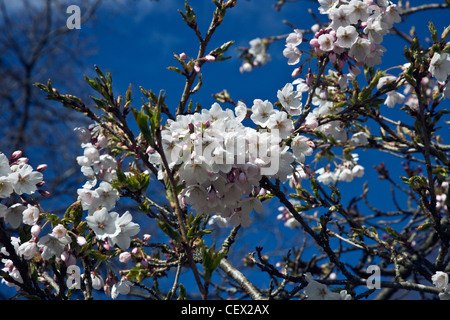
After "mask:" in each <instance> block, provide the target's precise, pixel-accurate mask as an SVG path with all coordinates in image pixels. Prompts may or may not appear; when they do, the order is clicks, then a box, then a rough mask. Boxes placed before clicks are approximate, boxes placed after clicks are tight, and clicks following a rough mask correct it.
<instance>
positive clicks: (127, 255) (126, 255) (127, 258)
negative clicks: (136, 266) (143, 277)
mask: <svg viewBox="0 0 450 320" xmlns="http://www.w3.org/2000/svg"><path fill="white" fill-rule="evenodd" d="M130 259H131V253H129V252H122V253H121V254H120V255H119V261H120V262H122V263H127V262H128V261H130Z"/></svg>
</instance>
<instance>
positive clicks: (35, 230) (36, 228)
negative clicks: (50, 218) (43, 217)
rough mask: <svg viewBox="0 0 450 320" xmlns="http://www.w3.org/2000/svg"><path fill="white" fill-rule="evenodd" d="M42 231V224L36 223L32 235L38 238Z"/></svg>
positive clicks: (32, 228)
mask: <svg viewBox="0 0 450 320" xmlns="http://www.w3.org/2000/svg"><path fill="white" fill-rule="evenodd" d="M40 232H41V226H39V225H38V224H35V225H34V226H32V227H31V235H32V236H33V237H35V238H37V236H38V235H39V233H40Z"/></svg>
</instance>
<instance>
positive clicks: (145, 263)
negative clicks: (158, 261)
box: [141, 259, 148, 268]
mask: <svg viewBox="0 0 450 320" xmlns="http://www.w3.org/2000/svg"><path fill="white" fill-rule="evenodd" d="M141 266H142V267H143V268H148V261H147V260H146V259H142V260H141Z"/></svg>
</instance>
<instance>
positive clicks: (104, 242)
mask: <svg viewBox="0 0 450 320" xmlns="http://www.w3.org/2000/svg"><path fill="white" fill-rule="evenodd" d="M102 244H103V248H105V250H109V249H111V246H110V245H109V243H108V241H106V240H105V241H103V243H102Z"/></svg>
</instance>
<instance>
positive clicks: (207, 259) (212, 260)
mask: <svg viewBox="0 0 450 320" xmlns="http://www.w3.org/2000/svg"><path fill="white" fill-rule="evenodd" d="M215 247H216V245H215V243H214V244H213V245H212V246H211V247H210V248H208V247H207V246H206V245H204V246H203V248H202V262H203V269H204V270H203V272H204V279H205V282H206V283H209V282H210V281H211V277H212V274H213V272H214V270H216V269H217V267H218V266H219V263H220V260H222V258H224V257H225V255H226V252H224V251H223V252H220V251H219V252H215Z"/></svg>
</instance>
